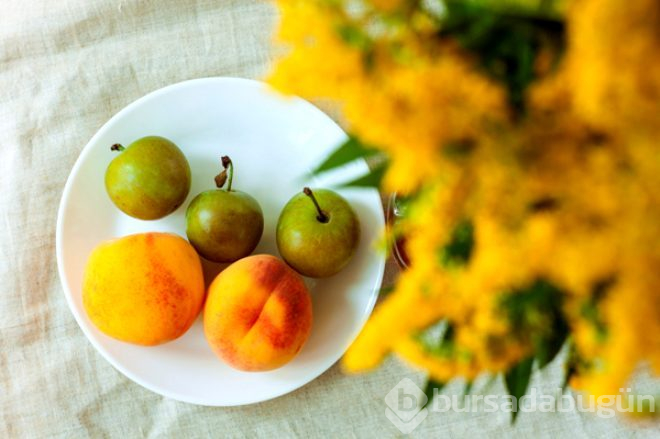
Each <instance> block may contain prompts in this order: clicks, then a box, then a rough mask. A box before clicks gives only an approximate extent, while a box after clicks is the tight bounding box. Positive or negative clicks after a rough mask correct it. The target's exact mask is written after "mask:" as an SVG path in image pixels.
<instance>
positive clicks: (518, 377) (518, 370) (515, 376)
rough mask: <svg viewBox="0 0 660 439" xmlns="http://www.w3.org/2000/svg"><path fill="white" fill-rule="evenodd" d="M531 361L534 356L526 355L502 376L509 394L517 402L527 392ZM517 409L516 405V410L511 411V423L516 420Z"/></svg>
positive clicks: (530, 374) (532, 361)
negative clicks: (526, 356)
mask: <svg viewBox="0 0 660 439" xmlns="http://www.w3.org/2000/svg"><path fill="white" fill-rule="evenodd" d="M533 363H534V358H533V357H528V358H526V359H524V360H522V361H521V362H520V363H518V364H517V365H515V366H514V367H512V368H511V369H509V371H508V372H507V373H506V375H505V376H504V382H505V384H506V388H507V391H508V392H509V395H511V396H513V397H514V398H516V401H517V402H518V403H519V402H520V398H521V397H522V396H523V395H525V393H527V386H528V385H529V379H530V377H531V376H532V364H533ZM518 409H519V407H517V405H516V410H515V411H513V412H512V413H511V423H514V422H516V416H517V415H518Z"/></svg>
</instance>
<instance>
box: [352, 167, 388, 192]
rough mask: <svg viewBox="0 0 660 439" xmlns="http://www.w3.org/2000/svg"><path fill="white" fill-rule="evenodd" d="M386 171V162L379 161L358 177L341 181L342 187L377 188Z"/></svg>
mask: <svg viewBox="0 0 660 439" xmlns="http://www.w3.org/2000/svg"><path fill="white" fill-rule="evenodd" d="M385 171H387V163H381V164H379V165H377V166H376V167H375V168H373V169H372V170H371V171H369V173H367V174H366V175H363V176H362V177H358V178H356V179H355V180H352V181H349V182H347V183H343V184H342V185H341V186H342V187H373V188H379V187H380V183H381V182H382V181H383V177H384V176H385Z"/></svg>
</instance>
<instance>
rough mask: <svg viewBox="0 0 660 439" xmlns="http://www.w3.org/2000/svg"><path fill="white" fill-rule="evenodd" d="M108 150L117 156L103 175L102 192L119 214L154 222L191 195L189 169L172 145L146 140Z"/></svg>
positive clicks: (178, 151)
mask: <svg viewBox="0 0 660 439" xmlns="http://www.w3.org/2000/svg"><path fill="white" fill-rule="evenodd" d="M111 149H112V150H113V151H119V155H118V156H117V157H115V158H114V159H113V160H112V161H111V162H110V165H109V166H108V169H107V170H106V172H105V188H106V190H107V192H108V195H109V196H110V199H111V200H112V202H113V203H115V205H116V206H117V207H118V208H119V209H120V210H121V211H122V212H124V213H126V214H127V215H130V216H132V217H134V218H139V219H143V220H153V219H158V218H162V217H164V216H166V215H168V214H170V213H172V212H174V211H175V210H176V209H177V207H179V206H180V205H181V204H183V202H184V201H185V199H186V197H187V196H188V192H189V191H190V165H189V164H188V161H187V160H186V157H185V156H184V155H183V153H182V152H181V150H180V149H179V148H178V147H177V146H176V145H175V144H174V143H172V142H171V141H169V140H167V139H165V138H164V137H157V136H149V137H143V138H141V139H138V140H136V141H135V142H133V143H131V144H130V145H128V147H126V148H124V147H123V146H122V145H120V144H118V143H116V144H114V145H112V147H111Z"/></svg>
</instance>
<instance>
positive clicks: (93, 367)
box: [0, 0, 658, 438]
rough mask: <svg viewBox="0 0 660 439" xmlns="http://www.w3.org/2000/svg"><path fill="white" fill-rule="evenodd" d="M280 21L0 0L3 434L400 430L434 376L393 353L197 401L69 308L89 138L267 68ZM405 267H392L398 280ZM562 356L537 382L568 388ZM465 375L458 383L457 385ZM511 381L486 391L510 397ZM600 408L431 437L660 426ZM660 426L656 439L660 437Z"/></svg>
mask: <svg viewBox="0 0 660 439" xmlns="http://www.w3.org/2000/svg"><path fill="white" fill-rule="evenodd" d="M276 21H277V14H276V11H275V9H274V7H273V5H272V4H271V3H269V2H265V1H248V0H236V1H230V0H216V1H210V0H209V1H202V0H200V1H182V0H160V1H155V0H143V1H138V0H124V1H120V0H59V1H51V0H0V437H1V438H13V437H30V438H31V437H67V438H68V437H120V438H132V437H161V436H163V437H224V436H227V437H321V436H324V437H328V436H329V437H391V436H397V435H399V434H400V433H399V431H398V430H397V429H396V428H394V426H393V425H392V424H391V423H390V422H389V421H388V420H387V418H386V417H385V403H384V397H385V395H386V394H387V393H388V391H389V390H390V389H391V388H392V387H394V385H395V384H397V382H399V381H400V380H401V379H402V378H404V377H408V378H411V379H412V380H413V381H414V382H415V383H417V384H418V385H422V383H423V381H424V376H423V374H422V373H419V372H415V371H413V370H411V369H408V368H407V367H406V366H404V365H403V364H401V363H400V362H398V361H397V360H394V359H392V360H389V361H387V362H386V364H385V365H384V366H383V367H382V368H380V369H378V370H376V371H375V372H373V373H371V374H368V375H363V376H346V375H344V374H342V373H341V371H340V369H339V368H338V367H337V366H334V367H333V368H331V369H330V370H329V371H328V372H326V373H325V374H323V375H322V376H321V377H320V378H318V379H317V380H315V381H313V382H312V383H310V384H308V385H307V386H305V387H303V388H302V389H299V390H298V391H295V392H293V393H291V394H289V395H286V396H283V397H281V398H278V399H275V400H272V401H268V402H264V403H261V404H256V405H251V406H245V407H235V408H208V407H198V406H193V405H189V404H185V403H180V402H176V401H173V400H170V399H167V398H164V397H161V396H159V395H157V394H154V393H151V392H150V391H148V390H145V389H143V388H142V387H140V386H139V385H137V384H135V383H133V382H131V381H130V380H129V379H127V378H125V377H124V376H123V375H122V374H120V373H119V372H117V371H116V370H115V369H113V368H112V366H110V364H108V363H107V362H106V361H105V360H104V359H103V358H102V357H101V356H100V355H99V354H98V353H97V352H96V351H95V350H94V348H93V347H92V346H91V344H90V343H89V342H88V341H87V340H86V338H85V336H84V335H83V333H82V331H81V330H80V329H79V328H78V326H77V324H76V322H75V321H74V319H73V316H72V314H71V313H70V312H69V309H68V308H67V305H66V302H65V299H64V294H63V292H62V288H61V286H60V282H59V279H58V274H57V266H56V259H55V222H56V215H57V208H58V203H59V200H60V196H61V194H62V189H63V187H64V183H65V181H66V178H67V176H68V174H69V172H70V170H71V168H72V166H73V164H74V162H75V160H76V158H77V157H78V154H79V153H80V151H81V149H82V148H83V146H84V145H85V144H86V142H87V141H88V140H89V139H90V138H91V137H92V135H93V134H94V133H95V132H96V130H97V129H99V128H100V127H101V125H103V123H104V122H106V121H107V120H108V119H109V118H110V117H111V116H112V115H113V114H115V113H116V112H117V111H119V110H120V109H121V108H123V107H124V106H125V105H127V104H129V103H130V102H132V101H134V100H135V99H137V98H139V97H141V96H142V95H144V94H146V93H148V92H150V91H153V90H155V89H158V88H160V87H163V86H166V85H168V84H172V83H175V82H178V81H182V80H186V79H191V78H198V77H207V76H239V77H248V78H259V77H261V76H262V75H263V74H264V73H265V72H266V71H267V70H268V68H269V66H270V64H271V62H272V58H273V55H272V53H273V51H272V47H271V45H270V34H271V32H272V29H273V26H274V24H275V23H276ZM395 272H396V270H395V269H393V267H392V265H391V264H390V266H389V268H388V278H389V279H391V278H392V277H393V276H394V274H395ZM560 369H561V368H560V367H559V365H558V364H555V365H554V366H553V367H550V368H548V370H545V371H543V372H542V373H540V374H536V375H535V377H534V382H533V384H534V385H536V386H539V387H544V388H552V387H556V386H557V384H558V383H559V381H560V379H561V377H560ZM461 388H462V384H461V383H460V382H459V383H455V384H453V385H451V386H449V387H448V388H447V390H446V392H447V393H448V394H452V393H457V392H459V391H460V390H461ZM502 391H503V387H502V382H501V380H499V379H498V380H495V381H494V382H492V383H490V384H488V383H486V380H480V381H478V382H477V383H476V384H475V386H474V388H473V392H475V393H496V394H498V393H501V392H502ZM629 424H630V423H629V421H626V420H625V419H600V418H597V417H595V416H594V415H593V414H589V413H587V414H578V413H523V414H521V415H520V416H519V419H518V422H517V425H516V427H515V428H511V427H510V426H509V422H508V415H507V414H504V413H483V412H482V413H452V412H450V413H447V414H442V413H431V414H430V415H429V416H428V418H427V419H426V420H425V421H424V422H423V423H422V424H421V425H420V426H419V427H418V428H417V429H416V430H415V431H414V433H413V435H414V436H417V437H426V436H429V435H433V436H444V437H473V436H477V435H479V436H485V437H501V436H504V435H510V436H511V437H548V438H550V437H563V436H569V435H570V436H571V437H574V438H581V437H589V436H591V437H633V436H634V437H653V436H656V435H657V434H658V427H657V426H641V427H633V426H631V425H629ZM656 437H657V436H656Z"/></svg>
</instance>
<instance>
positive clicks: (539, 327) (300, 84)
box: [270, 0, 660, 394]
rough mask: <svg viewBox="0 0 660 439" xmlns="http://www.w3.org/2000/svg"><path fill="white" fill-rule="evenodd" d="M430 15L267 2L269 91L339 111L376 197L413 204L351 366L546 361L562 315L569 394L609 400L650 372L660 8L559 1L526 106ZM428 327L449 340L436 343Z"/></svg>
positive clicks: (656, 277) (655, 291) (359, 5)
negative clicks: (460, 251)
mask: <svg viewBox="0 0 660 439" xmlns="http://www.w3.org/2000/svg"><path fill="white" fill-rule="evenodd" d="M426 3H428V2H418V1H406V0H398V1H397V0H389V1H384V0H371V1H368V0H363V1H358V2H354V1H342V0H332V1H330V0H279V4H280V8H281V11H282V25H281V29H280V31H279V38H280V40H281V41H282V42H283V43H285V44H286V45H287V46H288V47H289V51H288V52H287V54H286V55H285V56H284V58H283V59H282V60H281V61H279V63H278V65H277V68H276V69H275V71H274V73H273V75H272V76H271V78H270V81H271V83H273V84H274V85H275V86H276V87H278V88H280V89H282V90H284V91H287V92H292V93H297V94H300V95H302V96H305V97H310V98H320V97H323V98H332V99H336V100H338V101H339V102H340V103H341V104H342V108H343V112H344V115H345V117H346V120H347V123H348V128H349V130H350V131H351V133H352V134H354V135H356V136H357V137H359V138H360V139H361V140H363V141H364V142H365V143H366V144H369V145H373V146H374V147H377V148H379V149H382V150H383V151H384V152H386V153H387V155H388V157H389V163H390V164H389V167H388V171H387V173H386V175H385V179H384V181H383V187H382V188H383V189H384V190H385V191H392V192H397V193H399V194H412V201H411V204H410V205H409V206H408V210H407V212H406V218H405V220H404V221H403V222H402V223H401V224H400V225H399V226H398V227H399V230H397V233H402V234H404V235H405V236H406V250H407V254H408V255H409V257H410V266H409V268H407V269H406V270H405V271H404V272H403V273H402V275H401V277H400V279H399V280H398V282H397V285H396V288H395V290H394V292H393V293H391V294H390V295H389V296H388V297H386V298H385V299H384V301H383V302H382V304H381V305H380V306H379V307H378V308H377V309H376V311H375V313H374V315H373V316H372V318H371V319H370V321H369V322H368V324H367V326H366V327H365V329H364V330H363V332H362V333H361V335H360V336H359V337H358V338H357V340H356V341H355V343H354V344H353V346H352V347H351V348H350V349H349V351H348V352H347V354H346V356H345V358H344V366H345V368H346V369H347V370H350V371H361V370H367V369H369V368H372V367H375V366H377V365H378V364H379V362H380V361H381V360H382V358H383V357H384V356H385V355H387V354H388V353H390V352H395V353H396V354H398V355H399V356H401V357H402V358H404V359H406V360H408V361H409V362H411V363H412V364H414V365H417V366H418V367H421V368H423V369H425V370H427V371H428V373H429V375H430V376H431V377H432V378H434V379H435V380H437V381H446V380H448V379H451V378H452V377H456V376H462V377H465V378H466V379H472V378H474V377H475V376H476V375H477V374H479V373H482V372H485V371H487V372H499V371H506V370H508V369H509V368H511V367H513V366H515V365H516V364H517V363H518V362H520V361H521V360H523V359H525V358H527V357H529V356H533V355H536V354H538V350H539V349H540V348H539V346H541V345H540V344H539V340H540V339H542V340H546V339H551V338H552V337H553V334H554V333H555V332H557V331H558V329H557V325H558V324H560V323H561V324H565V325H566V328H567V332H568V335H569V337H568V338H569V340H570V341H571V343H572V344H573V349H572V351H574V357H575V358H573V359H572V360H571V361H574V364H573V366H572V367H574V369H575V372H574V374H573V376H572V379H571V384H572V385H573V386H575V387H578V388H582V389H585V390H587V391H589V392H591V393H594V394H613V393H617V392H618V390H619V388H621V387H623V386H624V385H625V382H626V380H627V379H628V377H629V376H630V374H631V373H632V371H633V369H634V368H635V367H636V365H638V364H639V363H640V362H644V361H647V362H649V363H650V364H651V366H652V367H653V368H654V370H655V372H656V373H660V245H658V243H660V146H659V145H658V141H659V139H660V56H658V55H659V54H660V2H658V1H657V0H638V1H636V2H623V1H621V0H575V1H572V2H559V4H560V5H559V6H557V7H556V8H555V10H554V13H556V14H559V15H560V16H561V21H562V23H564V24H565V48H564V49H562V50H561V51H560V52H561V53H562V56H561V58H560V59H559V61H558V62H556V63H553V62H552V61H551V56H550V55H548V52H546V51H544V50H539V51H538V53H537V54H536V56H535V59H534V63H535V64H534V65H535V68H536V71H535V77H534V81H533V82H532V83H531V84H530V85H529V86H528V87H527V89H526V90H525V95H524V96H525V98H524V103H525V110H524V112H523V113H520V112H516V111H515V109H513V108H512V106H511V104H510V102H509V101H508V96H507V89H506V87H505V86H504V85H503V84H502V83H501V82H498V80H497V79H496V78H494V77H493V76H492V75H489V74H487V73H486V72H485V71H484V69H483V68H482V67H481V65H480V64H479V59H478V56H476V55H475V54H474V53H472V52H470V50H468V49H466V48H465V47H463V46H462V45H461V44H460V41H458V39H456V38H452V37H451V35H449V36H447V35H444V34H443V23H444V22H443V9H442V8H440V9H439V10H433V9H429V8H427V7H425V6H424V5H425V4H426ZM438 3H439V4H442V3H443V2H441V1H440V2H438ZM483 3H488V1H487V0H484V1H483ZM491 3H497V2H491ZM509 3H510V2H509ZM514 3H516V4H517V7H518V8H523V9H521V10H524V8H525V7H528V8H529V9H530V10H531V9H533V8H534V7H535V6H537V4H538V3H539V2H538V1H533V0H520V1H517V2H514ZM555 64H556V65H555ZM462 224H463V225H465V224H469V234H470V237H469V246H468V247H469V249H468V253H467V255H463V256H461V258H462V259H461V258H458V259H456V260H453V259H451V258H452V256H451V255H450V256H449V257H448V256H447V254H448V253H447V252H448V250H447V249H448V248H449V247H448V246H450V245H451V243H452V240H455V239H456V231H457V229H460V228H461V225H462ZM541 281H542V282H541ZM540 282H541V283H540ZM534 285H536V286H537V287H538V286H539V285H541V286H540V287H538V289H537V290H533V289H532V290H530V288H531V287H530V286H534ZM543 285H551V287H543ZM529 291H536V293H534V294H537V296H539V297H543V298H544V299H543V300H546V301H543V300H541V301H540V302H534V300H536V299H535V297H537V296H534V295H533V294H532V293H529ZM546 298H547V299H546ZM510 303H514V305H515V306H513V307H509V305H508V304H510ZM550 308H552V309H553V310H555V309H556V312H554V311H553V312H551V311H550ZM519 309H521V310H522V311H521V313H518V314H516V312H517V311H516V310H519ZM438 322H444V324H446V325H449V326H450V327H451V337H450V339H448V338H447V337H445V343H439V342H438V343H436V344H435V345H434V344H433V343H429V342H428V341H427V340H425V338H424V334H425V333H426V332H428V331H429V328H433V327H434V326H437V324H438Z"/></svg>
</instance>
